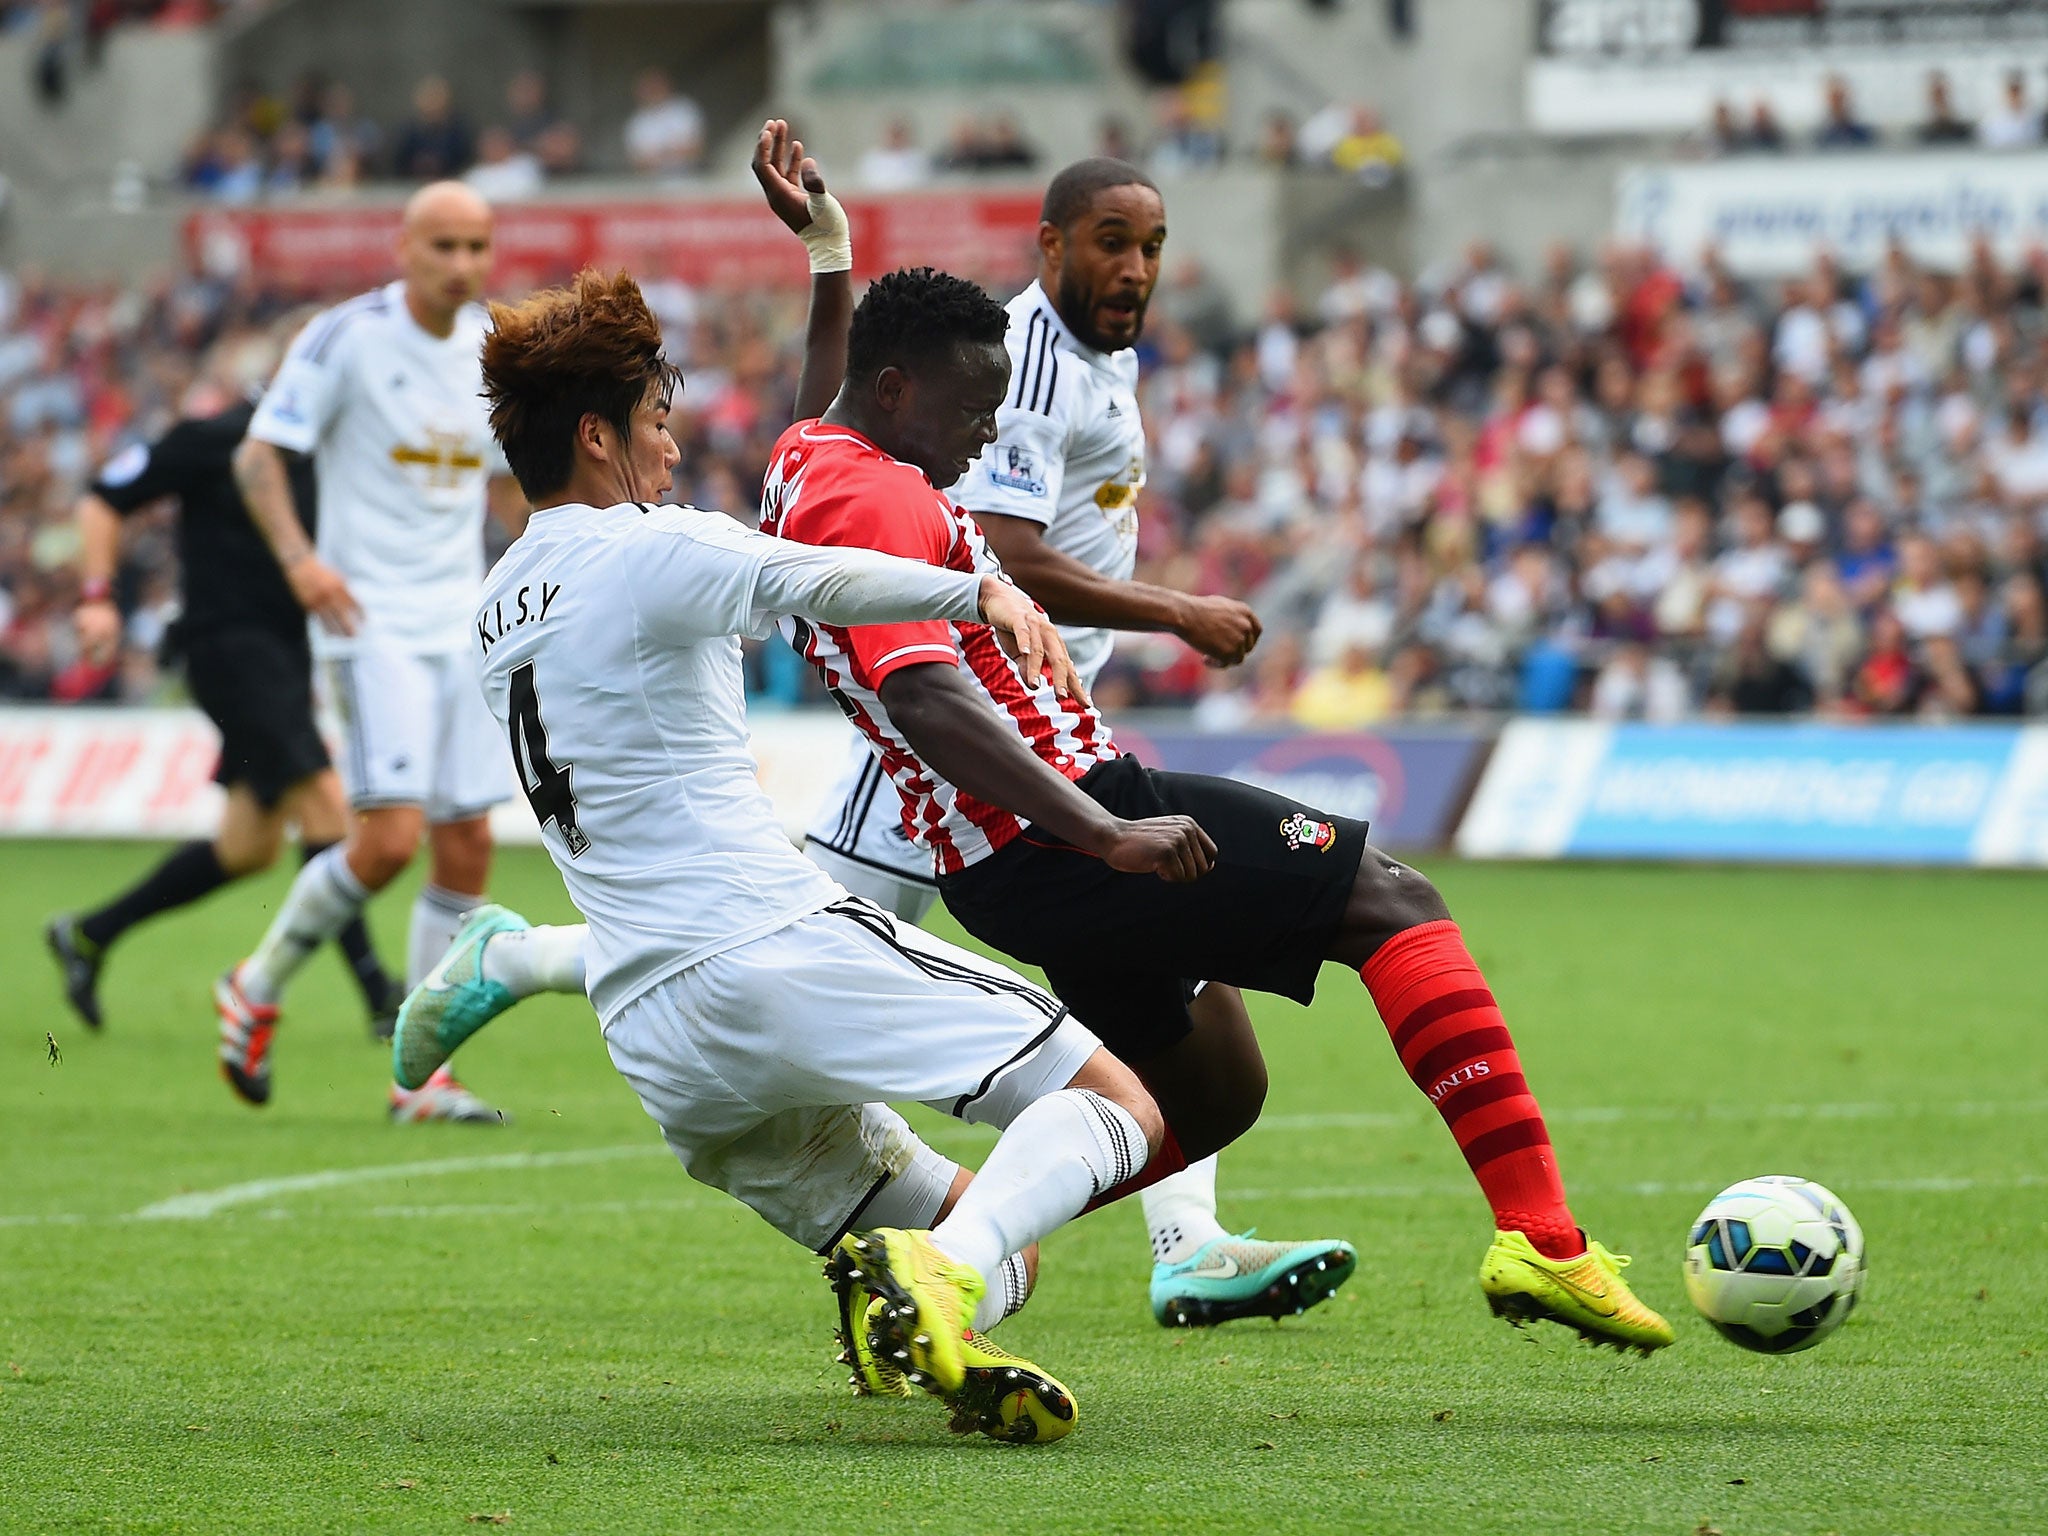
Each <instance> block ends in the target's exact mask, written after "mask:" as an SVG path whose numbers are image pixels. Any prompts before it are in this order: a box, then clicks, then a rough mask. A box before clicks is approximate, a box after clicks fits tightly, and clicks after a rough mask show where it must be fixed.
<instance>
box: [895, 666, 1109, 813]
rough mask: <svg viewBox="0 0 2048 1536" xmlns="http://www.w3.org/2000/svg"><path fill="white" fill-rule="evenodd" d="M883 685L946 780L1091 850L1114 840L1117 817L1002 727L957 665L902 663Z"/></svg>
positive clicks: (915, 746)
mask: <svg viewBox="0 0 2048 1536" xmlns="http://www.w3.org/2000/svg"><path fill="white" fill-rule="evenodd" d="M880 693H881V700H882V705H883V707H884V708H885V709H887V710H888V711H889V718H890V719H891V720H892V721H894V722H895V724H896V728H897V729H898V730H900V731H902V732H903V739H904V740H905V741H906V742H908V743H909V744H910V750H911V751H912V752H914V753H916V754H917V756H918V757H919V758H920V759H921V760H922V761H923V762H924V763H925V764H927V765H928V766H929V767H930V768H931V770H932V772H934V773H936V774H937V775H938V776H939V777H940V778H942V779H944V780H945V781H946V782H947V783H949V784H953V785H956V786H958V787H959V788H960V789H962V790H964V791H966V792H967V793H968V794H970V795H972V796H974V798H975V799H977V800H983V801H986V802H987V803H988V804H990V805H994V806H1000V807H1001V808H1002V809H1003V810H1006V811H1009V812H1010V813H1011V814H1013V815H1016V816H1021V817H1023V818H1024V819H1025V820H1026V821H1028V822H1030V823H1032V825H1034V826H1040V827H1043V828H1045V830H1046V831H1048V832H1050V833H1052V834H1053V835H1054V836H1055V837H1061V838H1064V839H1066V841H1068V842H1070V843H1072V844H1073V845H1074V846H1075V847H1076V848H1085V849H1087V850H1088V851H1089V852H1090V853H1102V852H1104V851H1105V850H1106V849H1107V848H1108V846H1109V844H1110V843H1112V842H1113V841H1114V840H1115V838H1116V834H1117V831H1118V829H1119V827H1120V825H1121V824H1120V823H1119V821H1118V820H1117V818H1116V817H1114V816H1112V815H1110V813H1109V812H1108V811H1106V810H1104V809H1103V808H1102V807H1101V806H1099V805H1097V804H1096V803H1095V802H1094V801H1093V800H1090V799H1089V798H1088V797H1087V796H1086V795H1084V794H1083V793H1081V791H1080V790H1079V789H1078V788H1076V787H1075V785H1074V783H1073V781H1072V780H1071V779H1069V778H1067V777H1066V775H1064V774H1062V773H1059V772H1057V771H1055V770H1054V769H1053V768H1051V767H1049V766H1047V764H1046V763H1045V762H1044V761H1043V760H1042V759H1040V758H1039V756H1038V755H1037V754H1036V753H1034V752H1033V751H1032V750H1031V748H1030V747H1028V746H1026V745H1025V744H1024V738H1023V737H1021V736H1019V735H1018V734H1017V733H1016V732H1015V731H1014V730H1010V729H1008V728H1007V727H1005V726H1004V724H1003V723H1002V721H1000V720H998V719H997V718H996V717H995V714H994V713H993V712H992V711H991V710H990V709H989V707H988V705H987V704H986V703H984V702H983V701H982V699H981V698H980V697H979V696H978V695H977V694H976V693H975V691H974V690H973V689H972V688H971V687H969V686H968V684H967V680H966V679H965V678H964V677H962V676H961V675H960V669H959V667H958V666H956V665H954V664H952V663H950V662H933V663H930V664H928V665H924V666H915V667H905V668H903V669H902V670H901V671H898V672H892V673H890V674H889V675H888V676H887V677H886V678H884V679H883V680H882V687H881V690H880Z"/></svg>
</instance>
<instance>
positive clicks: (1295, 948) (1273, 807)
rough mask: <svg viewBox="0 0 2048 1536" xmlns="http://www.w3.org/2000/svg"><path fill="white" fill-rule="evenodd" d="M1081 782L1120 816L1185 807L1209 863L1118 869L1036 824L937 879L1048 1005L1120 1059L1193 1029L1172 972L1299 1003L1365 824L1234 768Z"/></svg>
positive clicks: (1322, 951) (1107, 767) (1341, 904)
mask: <svg viewBox="0 0 2048 1536" xmlns="http://www.w3.org/2000/svg"><path fill="white" fill-rule="evenodd" d="M1080 788H1081V790H1082V792H1083V793H1085V794H1086V795H1088V797H1089V798H1090V799H1092V800H1094V801H1095V802H1096V803H1097V804H1098V805H1101V806H1102V807H1103V808H1104V809H1106V810H1108V811H1111V812H1113V813H1114V814H1115V815H1117V816H1121V817H1123V818H1125V819H1126V820H1131V821H1135V820H1139V819H1142V818H1144V817H1148V816H1191V817H1193V818H1194V819H1195V821H1196V822H1197V823H1198V824H1199V825H1200V826H1201V828H1202V830H1203V831H1205V832H1207V833H1208V834H1209V836H1210V837H1211V838H1212V839H1213V840H1214V841H1215V843H1216V865H1215V867H1214V868H1213V869H1211V870H1210V871H1209V873H1208V874H1207V875H1205V876H1203V877H1202V878H1201V879H1200V880H1197V881H1194V882H1193V883H1191V884H1187V885H1172V884H1168V883H1167V882H1166V881H1164V880H1161V879H1159V878H1158V877H1157V876H1155V875H1126V874H1120V873H1118V872H1117V871H1115V870H1113V869H1111V868H1110V867H1109V866H1108V865H1107V864H1105V863H1103V862H1102V860H1100V859H1098V858H1096V857H1095V856H1094V855H1092V854H1088V853H1083V852H1082V851H1081V850H1080V849H1078V848H1076V847H1074V846H1073V845H1072V844H1071V843H1067V842H1064V841H1062V840H1060V839H1058V838H1055V837H1050V836H1048V835H1046V834H1044V833H1041V832H1039V831H1037V830H1036V829H1034V830H1032V831H1030V832H1027V833H1025V835H1024V836H1023V837H1021V838H1018V839H1017V840H1016V841H1015V842H1012V843H1010V844H1009V845H1008V846H1007V847H1005V848H1003V849H1001V850H1000V851H999V852H997V853H994V854H992V855H990V856H989V857H988V858H986V859H983V860H981V861H980V862H979V863H976V864H972V865H969V866H968V867H967V868H966V869H964V870H962V871H960V872H959V873H958V874H953V875H945V876H942V877H941V878H940V880H939V892H940V894H941V895H943V896H944V897H945V899H946V907H947V909H948V910H949V911H951V912H952V914H953V915H954V916H955V917H956V918H958V919H959V920H960V924H961V926H962V927H964V928H965V929H966V930H967V931H968V932H969V933H971V934H973V935H974V936H975V937H976V938H977V939H980V940H981V941H982V942H983V943H984V944H989V945H992V946H994V947H995V948H996V949H999V950H1001V951H1002V952H1003V953H1004V954H1007V955H1013V956H1015V957H1016V958H1017V959H1019V960H1023V961H1026V962H1028V963H1030V964H1033V965H1037V966H1039V967H1041V968H1042V969H1043V970H1044V971H1045V975H1046V980H1047V981H1049V982H1050V983H1051V984H1052V989H1053V991H1054V992H1056V993H1058V994H1059V998H1060V1001H1061V1002H1063V1003H1065V1004H1066V1005H1067V1006H1068V1007H1069V1008H1070V1009H1072V1010H1073V1012H1074V1016H1075V1017H1076V1018H1078V1019H1079V1020H1080V1021H1081V1022H1082V1023H1083V1024H1086V1025H1087V1026H1088V1027H1089V1028H1090V1029H1092V1030H1093V1031H1095V1033H1096V1034H1097V1035H1099V1036H1101V1037H1102V1041H1103V1043H1104V1044H1105V1045H1107V1046H1108V1047H1109V1048H1110V1049H1111V1050H1112V1051H1115V1052H1116V1053H1117V1055H1118V1056H1120V1057H1122V1058H1124V1059H1125V1060H1126V1061H1133V1062H1142V1061H1144V1060H1145V1059H1146V1058H1147V1057H1150V1056H1154V1055H1157V1054H1158V1053H1159V1052H1160V1051H1162V1050H1165V1049H1166V1048H1167V1047H1169V1046H1171V1045H1174V1044H1176V1043H1178V1042H1179V1041H1180V1040H1181V1039H1182V1038H1183V1037H1185V1036H1186V1034H1187V1033H1188V1031H1189V1030H1190V1029H1191V1028H1192V1027H1193V1022H1192V1021H1191V1020H1190V1018H1189V1017H1188V996H1189V989H1188V987H1187V985H1186V982H1185V980H1184V978H1189V977H1201V978H1203V979H1205V980H1210V981H1221V982H1227V983H1229V984H1230V985H1232V986H1237V987H1245V988H1249V989H1250V990H1252V991H1255V992H1275V993H1278V994H1279V995H1280V996H1282V997H1290V998H1293V999H1294V1001H1296V1002H1298V1003H1306V1002H1308V1001H1309V1000H1310V999H1311V998H1313V997H1314V996H1315V990H1316V973H1317V972H1318V971H1320V970H1321V969H1322V964H1323V960H1324V959H1325V957H1326V956H1327V955H1328V954H1329V951H1330V945H1331V942H1332V941H1333V940H1334V938H1335V936H1336V933H1337V927H1338V924H1339V923H1340V922H1341V921H1342V919H1343V916H1344V908H1345V904H1346V903H1347V902H1348V901H1349V900H1350V898H1351V887H1352V883H1353V882H1354V881H1355V880H1356V879H1357V876H1358V861H1359V859H1360V858H1361V856H1363V854H1364V852H1365V841H1366V824H1365V823H1364V822H1362V821H1353V820H1351V819H1349V818H1348V817H1344V816H1331V815H1328V814H1326V813H1324V812H1322V811H1319V810H1315V809H1314V808H1312V807H1310V806H1305V805H1302V804H1301V803H1300V802H1298V801H1294V800H1289V799H1286V798H1284V797H1283V796H1280V795H1276V794H1274V793H1272V792H1271V791H1270V790H1264V789H1259V788H1257V787H1255V786H1253V785H1250V784H1240V783H1238V782H1237V781H1236V780H1235V779H1217V778H1210V777H1208V776H1206V775H1203V774H1194V773H1167V772H1163V771H1161V770H1159V769H1156V768H1145V767H1142V766H1140V765H1139V764H1138V763H1137V762H1136V761H1135V760H1134V759H1132V758H1128V757H1124V758H1117V759H1114V760H1112V761H1110V762H1107V763H1098V764H1097V765H1096V766H1095V767H1093V768H1091V769H1090V770H1089V771H1088V773H1087V775H1086V776H1085V777H1083V778H1082V779H1081V781H1080Z"/></svg>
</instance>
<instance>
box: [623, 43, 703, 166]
mask: <svg viewBox="0 0 2048 1536" xmlns="http://www.w3.org/2000/svg"><path fill="white" fill-rule="evenodd" d="M633 100H634V102H635V103H636V105H635V107H634V108H633V115H632V116H631V117H629V118H627V119H626V129H625V146H626V159H627V161H628V162H629V163H630V164H631V165H632V167H633V169H634V170H636V171H638V172H639V173H640V174H641V175H642V176H670V177H673V176H688V175H692V174H694V173H695V172H697V171H698V170H700V169H702V167H703V164H704V109H703V108H702V107H700V106H698V105H697V103H696V102H695V101H693V100H692V99H691V98H690V97H688V96H685V95H684V94H683V93H682V92H680V91H678V90H677V89H676V88H675V87H674V86H673V85H672V84H670V83H669V78H668V75H667V73H666V72H665V71H663V70H660V69H655V68H648V69H643V70H641V71H640V74H639V76H638V77H637V78H636V79H635V80H634V82H633Z"/></svg>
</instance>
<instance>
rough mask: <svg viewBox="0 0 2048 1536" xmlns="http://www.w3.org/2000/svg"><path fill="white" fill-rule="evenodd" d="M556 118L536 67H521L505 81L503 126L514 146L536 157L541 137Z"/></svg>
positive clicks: (542, 79) (546, 88) (544, 83)
mask: <svg viewBox="0 0 2048 1536" xmlns="http://www.w3.org/2000/svg"><path fill="white" fill-rule="evenodd" d="M557 121H558V119H557V118H556V116H555V112H554V109H553V108H552V107H551V106H550V105H549V104H548V83H547V81H546V79H544V78H543V77H542V75H541V72H540V71H539V70H537V69H522V70H520V71H519V73H517V74H516V75H514V76H513V77H512V78H511V79H510V80H507V81H506V82H505V130H506V132H508V133H510V134H511V135H512V143H513V145H514V147H515V148H518V149H521V150H524V151H525V152H526V153H527V154H529V155H532V156H534V157H535V159H536V161H538V159H539V156H540V145H541V140H542V139H543V138H545V137H546V136H547V134H548V132H549V131H550V130H551V129H552V128H554V126H555V124H556V122H557Z"/></svg>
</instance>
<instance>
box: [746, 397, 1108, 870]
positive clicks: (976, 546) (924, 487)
mask: <svg viewBox="0 0 2048 1536" xmlns="http://www.w3.org/2000/svg"><path fill="white" fill-rule="evenodd" d="M761 531H762V532H763V533H772V534H774V535H776V536H777V537H779V538H785V539H794V540H796V541H797V542H799V543H803V544H825V545H832V544H837V545H846V546H851V547H854V548H859V549H878V550H881V551H882V552H883V553H885V554H891V555H901V556H903V557H905V558H906V559H911V560H922V561H923V562H924V563H925V564H927V565H937V566H944V567H946V568H948V569H951V570H956V571H983V572H987V571H993V570H996V569H998V566H997V563H996V558H995V556H994V555H993V554H992V553H990V551H989V548H988V545H987V543H986V542H985V541H984V540H983V538H982V536H981V529H980V528H978V527H977V526H976V525H975V522H974V519H973V518H971V517H969V516H968V515H967V514H966V513H965V512H963V511H961V510H960V509H959V508H958V507H956V506H955V505H954V504H953V503H952V502H951V501H950V500H949V499H948V498H947V497H946V495H945V494H944V493H943V492H941V491H938V490H935V489H934V488H933V487H932V484H931V482H930V481H929V480H927V479H925V477H924V474H923V472H922V471H921V470H918V469H916V468H913V467H912V466H911V465H908V464H905V463H903V462H902V461H901V460H898V459H892V458H891V457H889V455H888V454H886V453H884V452H882V450H881V449H879V448H877V447H876V446H875V445H874V444H873V443H871V442H869V441H868V440H867V439H866V438H865V437H863V436H861V435H860V434H859V433H858V432H855V431H854V430H853V429H852V428H850V427H841V426H833V425H829V424H827V423H825V422H822V421H803V422H798V423H797V424H796V425H795V426H793V427H791V428H790V429H789V430H788V431H787V432H785V433H783V434H782V437H781V438H780V439H779V440H778V441H777V442H776V444H775V456H774V458H773V459H772V460H771V461H770V463H769V466H768V476H767V480H766V482H765V483H764V485H763V487H762V491H761ZM782 633H783V635H784V636H785V637H786V638H787V639H788V640H789V642H790V644H791V645H793V646H795V647H796V648H797V651H798V652H799V653H800V654H801V655H802V656H803V657H804V659H805V660H807V661H809V662H810V663H811V664H812V665H813V666H815V667H816V668H817V669H818V675H819V676H820V677H822V678H823V679H824V681H825V686H826V687H827V688H829V689H830V690H831V691H832V696H833V697H834V698H835V699H837V700H838V702H839V707H840V708H841V709H843V710H844V711H845V712H846V716H847V718H848V719H849V720H851V721H852V722H853V724H854V727H855V729H857V730H858V731H859V732H860V733H861V735H862V736H863V737H864V738H865V739H866V741H867V744H868V748H869V750H870V751H872V752H873V753H875V755H876V756H877V757H878V758H879V759H880V761H881V764H882V768H883V770H884V771H885V772H886V773H887V774H888V775H889V778H890V780H891V781H892V782H893V783H894V784H895V786H896V789H897V792H898V793H899V794H900V795H901V796H902V799H903V827H904V830H905V831H906V832H908V833H909V834H910V836H911V837H912V838H913V839H915V840H916V841H917V842H918V843H919V844H920V845H921V846H923V847H925V848H929V849H930V850H931V851H932V855H933V859H934V865H935V868H936V869H937V871H938V873H940V874H951V873H953V872H954V871H956V870H961V869H965V868H966V867H967V866H968V865H970V864H973V863H976V862H977V861H979V860H981V859H984V858H987V857H988V855H990V854H991V853H994V852H995V851H996V850H997V849H998V848H1001V847H1002V846H1003V845H1004V844H1006V843H1008V842H1010V841H1011V840H1012V839H1014V838H1015V837H1016V836H1017V835H1018V834H1019V833H1020V832H1022V831H1023V830H1024V828H1025V823H1024V821H1022V820H1021V819H1020V818H1018V817H1016V816H1013V815H1012V814H1010V812H1008V811H1005V810H1001V809H999V808H998V807H996V806H993V805H990V804H988V803H987V802H985V801H982V800H977V799H976V798H975V797H974V796H972V795H969V794H966V793H964V792H963V791H961V790H959V789H956V788H955V787H954V786H953V785H951V784H948V783H947V782H946V781H945V780H944V779H941V778H940V777H939V776H938V775H937V774H935V773H933V772H932V770H931V769H930V768H928V767H927V766H926V765H925V764H924V763H923V762H922V761H921V760H920V759H919V758H918V756H917V754H916V753H915V752H913V751H912V750H911V748H910V744H909V743H908V742H907V741H905V740H904V739H903V734H902V732H901V731H899V730H898V729H897V728H896V725H895V723H894V722H893V721H891V720H890V718H889V712H888V710H886V709H885V708H883V706H882V699H881V688H882V683H883V680H884V679H885V678H887V677H888V676H889V675H890V674H891V673H894V672H898V671H901V670H902V669H903V668H904V667H913V666H921V665H930V664H932V663H935V662H949V663H951V664H953V665H956V666H958V667H960V669H961V670H962V672H964V673H965V674H966V676H967V678H968V680H969V681H970V682H971V683H973V684H974V686H975V688H976V690H977V691H978V692H979V693H980V694H981V696H982V697H983V698H984V699H986V700H987V701H988V706H989V709H990V710H991V711H992V712H993V713H994V714H995V715H996V716H997V717H998V718H1000V719H1001V720H1002V721H1003V723H1004V724H1006V725H1008V726H1009V727H1011V728H1012V729H1014V730H1015V731H1017V732H1018V733H1019V734H1020V735H1022V736H1023V738H1024V740H1025V741H1026V742H1027V743H1028V744H1029V745H1030V747H1031V749H1032V750H1033V751H1034V752H1036V753H1037V754H1038V755H1039V757H1040V758H1042V759H1043V760H1044V761H1045V762H1047V763H1049V764H1051V765H1052V766H1053V767H1054V768H1056V769H1058V770H1059V771H1060V772H1061V773H1063V774H1065V775H1066V776H1067V777H1068V778H1070V779H1078V778H1080V777H1081V775H1082V774H1084V773H1086V772H1087V771H1088V770H1089V769H1090V768H1092V767H1094V766H1095V765H1096V764H1097V763H1099V762H1104V761H1107V760H1108V759H1110V758H1113V757H1115V756H1117V749H1116V745H1115V743H1113V742H1112V741H1111V740H1110V735H1109V727H1108V725H1107V724H1105V723H1104V721H1103V719H1102V717H1101V716H1100V715H1098V714H1097V713H1096V712H1095V711H1094V710H1093V709H1090V708H1083V707H1082V706H1080V705H1079V704H1076V703H1074V702H1073V701H1072V700H1069V699H1062V698H1061V697H1059V695H1058V694H1056V693H1055V692H1054V691H1053V689H1052V685H1051V684H1050V683H1047V682H1046V681H1044V680H1043V679H1037V680H1035V681H1032V682H1027V681H1026V680H1025V679H1024V678H1023V677H1022V676H1021V675H1020V674H1019V673H1018V671H1017V667H1016V664H1015V663H1014V662H1012V661H1011V660H1010V658H1009V657H1008V656H1006V655H1004V654H1003V649H1002V647H1001V646H1000V645H999V644H997V642H996V638H995V635H994V634H993V633H992V632H991V631H990V629H989V627H988V626H987V625H986V624H962V623H947V622H945V621H943V620H935V621H932V622H929V623H921V624H865V625H861V626H859V627H858V628H853V629H846V628H841V627H838V626H834V625H829V624H817V625H813V624H807V623H805V622H804V621H803V620H801V619H795V618H785V619H783V620H782Z"/></svg>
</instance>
